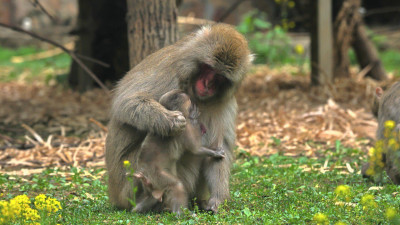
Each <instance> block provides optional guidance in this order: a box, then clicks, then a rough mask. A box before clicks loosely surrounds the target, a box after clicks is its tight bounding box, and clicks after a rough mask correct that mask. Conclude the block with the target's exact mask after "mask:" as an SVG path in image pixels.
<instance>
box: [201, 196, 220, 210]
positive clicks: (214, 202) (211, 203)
mask: <svg viewBox="0 0 400 225" xmlns="http://www.w3.org/2000/svg"><path fill="white" fill-rule="evenodd" d="M221 203H222V200H220V199H217V198H210V200H208V204H207V206H206V208H205V210H207V211H212V212H213V213H218V206H219V205H220V204H221Z"/></svg>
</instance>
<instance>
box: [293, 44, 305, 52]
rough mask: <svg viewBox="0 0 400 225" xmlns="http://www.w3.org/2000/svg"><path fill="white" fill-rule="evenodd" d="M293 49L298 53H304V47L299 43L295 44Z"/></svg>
mask: <svg viewBox="0 0 400 225" xmlns="http://www.w3.org/2000/svg"><path fill="white" fill-rule="evenodd" d="M294 51H295V52H296V53H297V54H298V55H303V54H304V47H303V45H301V44H297V45H296V46H294Z"/></svg>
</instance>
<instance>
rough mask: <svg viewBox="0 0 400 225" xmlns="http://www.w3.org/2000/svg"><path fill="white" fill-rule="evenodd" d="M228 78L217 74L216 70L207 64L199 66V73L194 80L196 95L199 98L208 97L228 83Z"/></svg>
mask: <svg viewBox="0 0 400 225" xmlns="http://www.w3.org/2000/svg"><path fill="white" fill-rule="evenodd" d="M228 82H229V81H228V79H226V78H225V77H224V76H222V75H220V74H217V71H216V70H215V69H213V68H212V67H211V66H209V65H207V64H202V65H201V66H200V74H199V76H198V77H197V80H196V81H195V86H194V87H195V90H196V95H197V96H198V97H199V98H200V99H208V98H210V97H213V96H214V95H216V94H217V92H218V91H220V90H219V89H220V88H221V87H223V86H224V84H225V83H228Z"/></svg>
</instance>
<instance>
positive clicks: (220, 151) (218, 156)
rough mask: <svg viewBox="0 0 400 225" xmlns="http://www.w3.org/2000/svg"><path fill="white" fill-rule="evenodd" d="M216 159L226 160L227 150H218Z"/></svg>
mask: <svg viewBox="0 0 400 225" xmlns="http://www.w3.org/2000/svg"><path fill="white" fill-rule="evenodd" d="M214 158H217V159H222V158H225V150H224V149H223V148H217V150H215V156H214Z"/></svg>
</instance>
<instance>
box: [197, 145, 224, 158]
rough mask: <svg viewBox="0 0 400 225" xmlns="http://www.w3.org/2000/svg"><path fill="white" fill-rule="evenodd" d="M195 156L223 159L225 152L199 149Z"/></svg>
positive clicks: (219, 149)
mask: <svg viewBox="0 0 400 225" xmlns="http://www.w3.org/2000/svg"><path fill="white" fill-rule="evenodd" d="M195 154H196V155H205V156H210V157H213V158H216V159H222V158H225V151H224V149H223V148H217V149H216V150H212V149H210V148H206V147H201V148H200V149H199V150H198V151H197V152H195Z"/></svg>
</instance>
